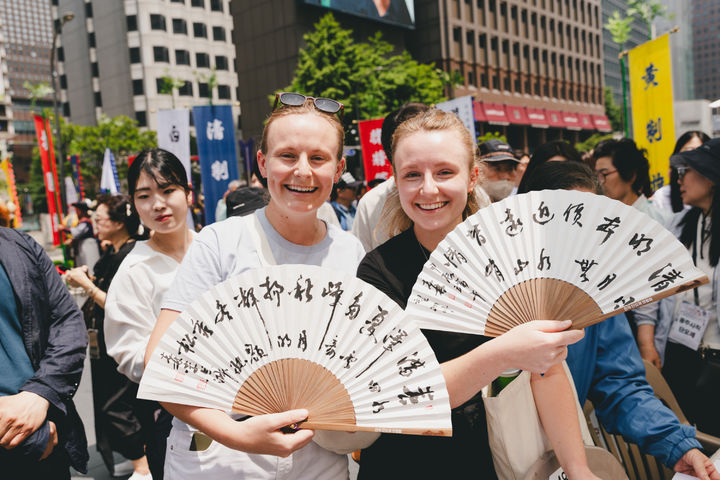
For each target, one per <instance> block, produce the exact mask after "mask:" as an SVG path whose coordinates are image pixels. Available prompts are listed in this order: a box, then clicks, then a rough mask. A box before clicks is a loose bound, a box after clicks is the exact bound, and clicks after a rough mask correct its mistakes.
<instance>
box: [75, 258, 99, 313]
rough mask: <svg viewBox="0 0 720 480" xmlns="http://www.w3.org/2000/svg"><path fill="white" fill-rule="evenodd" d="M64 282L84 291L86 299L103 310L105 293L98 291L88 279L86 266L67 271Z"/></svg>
mask: <svg viewBox="0 0 720 480" xmlns="http://www.w3.org/2000/svg"><path fill="white" fill-rule="evenodd" d="M65 281H66V282H67V283H68V284H70V286H72V287H80V288H82V289H83V290H85V293H87V294H88V297H90V298H92V299H93V300H94V301H95V303H96V304H98V305H99V306H100V308H102V309H104V308H105V299H106V298H107V293H106V292H103V291H102V290H100V288H98V287H97V286H96V285H95V284H94V283H93V281H92V280H91V279H90V277H88V267H87V266H86V265H83V266H82V267H77V268H73V269H71V270H68V271H67V273H65Z"/></svg>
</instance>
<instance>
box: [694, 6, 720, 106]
mask: <svg viewBox="0 0 720 480" xmlns="http://www.w3.org/2000/svg"><path fill="white" fill-rule="evenodd" d="M691 11H692V31H693V49H692V58H693V65H694V71H695V98H698V99H705V100H710V101H711V102H712V101H715V100H719V99H720V81H718V79H719V78H720V2H718V1H717V0H693V1H692V7H691Z"/></svg>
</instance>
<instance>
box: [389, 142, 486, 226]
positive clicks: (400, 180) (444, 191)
mask: <svg viewBox="0 0 720 480" xmlns="http://www.w3.org/2000/svg"><path fill="white" fill-rule="evenodd" d="M393 162H394V164H395V172H396V177H395V179H396V180H395V181H396V184H397V189H398V193H399V197H400V204H401V206H402V209H403V210H404V211H405V213H406V214H407V216H408V217H410V219H411V220H412V221H413V222H414V224H415V225H414V228H415V233H416V235H417V236H418V238H420V237H421V236H423V235H430V236H438V235H441V236H445V234H447V233H448V232H450V231H451V230H452V229H453V228H455V226H456V225H458V224H459V223H460V222H461V221H462V213H463V210H464V209H465V205H466V203H467V200H468V193H470V192H472V190H473V188H474V187H475V183H476V182H477V178H478V168H477V167H475V166H472V167H471V166H470V165H471V163H472V159H469V158H468V151H467V149H466V148H465V146H464V144H463V143H462V139H461V137H460V135H459V134H458V133H457V132H455V131H452V130H434V131H422V130H421V131H418V132H415V133H412V134H410V135H407V136H405V137H403V138H402V139H400V140H399V142H398V143H397V145H396V146H395V149H394V154H393Z"/></svg>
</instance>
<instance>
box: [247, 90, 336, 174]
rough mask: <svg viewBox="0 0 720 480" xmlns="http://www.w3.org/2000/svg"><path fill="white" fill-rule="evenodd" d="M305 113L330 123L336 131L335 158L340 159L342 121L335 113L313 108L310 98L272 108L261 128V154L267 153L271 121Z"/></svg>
mask: <svg viewBox="0 0 720 480" xmlns="http://www.w3.org/2000/svg"><path fill="white" fill-rule="evenodd" d="M306 113H312V114H315V115H318V116H319V117H321V118H323V119H325V120H327V121H328V122H329V123H330V125H332V126H333V127H334V128H335V130H336V132H337V139H338V152H337V160H338V161H340V160H342V157H343V145H344V144H345V130H344V128H343V125H342V123H341V122H340V119H339V118H338V117H337V115H335V114H330V113H324V112H321V111H320V110H318V109H317V108H315V105H314V104H313V101H312V99H309V98H308V99H307V100H306V101H305V103H304V104H302V105H300V106H297V107H294V106H281V107H280V108H277V109H275V110H273V112H272V113H271V114H270V116H269V117H268V118H267V120H266V121H265V128H263V132H262V137H261V139H260V151H261V152H262V153H263V154H267V151H268V145H267V137H268V132H269V131H270V125H272V123H273V122H274V121H275V120H276V119H278V118H280V117H287V116H288V115H303V114H306Z"/></svg>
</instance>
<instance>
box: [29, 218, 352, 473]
mask: <svg viewBox="0 0 720 480" xmlns="http://www.w3.org/2000/svg"><path fill="white" fill-rule="evenodd" d="M27 233H28V234H29V235H30V236H32V237H33V238H34V239H35V240H36V241H38V242H39V243H40V244H41V245H43V247H44V248H45V251H46V252H47V254H48V256H49V257H50V259H51V260H53V261H56V260H62V251H61V250H60V249H59V248H54V247H53V246H52V245H51V244H47V243H46V242H45V241H44V240H45V239H44V238H43V235H42V234H41V232H40V231H39V230H37V231H29V232H27ZM74 400H75V407H76V408H77V411H78V413H79V414H80V418H81V419H82V421H83V424H84V426H85V435H86V436H87V441H88V452H89V454H90V461H89V462H88V473H87V474H82V473H78V472H76V471H74V470H71V473H72V475H71V479H72V480H77V479H86V480H87V479H94V480H125V479H127V478H128V477H129V475H125V476H122V477H113V476H112V475H111V474H110V472H108V470H107V468H106V467H105V464H104V463H103V461H102V458H101V457H100V454H99V453H98V451H97V448H96V444H95V420H94V408H93V400H92V378H91V376H90V360H89V359H88V358H87V357H86V358H85V366H84V368H83V374H82V379H81V380H80V385H79V386H78V391H77V393H76V394H75V398H74ZM124 460H125V459H124V458H123V457H122V456H121V455H119V454H117V453H116V454H115V463H120V462H122V461H124ZM348 463H349V465H350V480H355V479H356V478H357V472H358V464H357V463H355V461H354V460H352V459H351V458H348ZM168 480H173V479H168Z"/></svg>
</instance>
